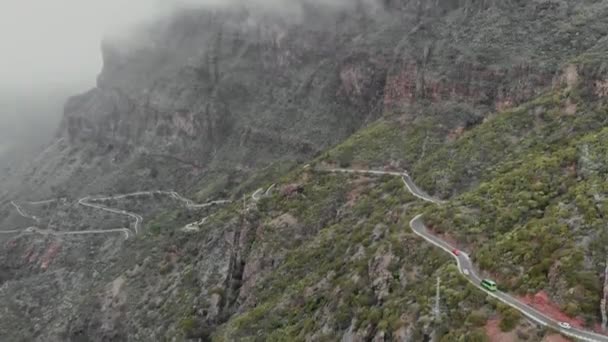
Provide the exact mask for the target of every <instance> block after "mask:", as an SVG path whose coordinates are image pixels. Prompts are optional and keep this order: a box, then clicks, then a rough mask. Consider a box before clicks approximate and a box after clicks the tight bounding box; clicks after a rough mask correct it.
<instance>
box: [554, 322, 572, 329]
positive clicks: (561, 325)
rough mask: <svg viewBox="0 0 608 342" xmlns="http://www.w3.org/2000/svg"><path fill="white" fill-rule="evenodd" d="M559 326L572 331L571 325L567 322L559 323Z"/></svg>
mask: <svg viewBox="0 0 608 342" xmlns="http://www.w3.org/2000/svg"><path fill="white" fill-rule="evenodd" d="M557 325H559V326H560V328H563V329H570V328H572V326H571V325H570V323H566V322H559V323H557Z"/></svg>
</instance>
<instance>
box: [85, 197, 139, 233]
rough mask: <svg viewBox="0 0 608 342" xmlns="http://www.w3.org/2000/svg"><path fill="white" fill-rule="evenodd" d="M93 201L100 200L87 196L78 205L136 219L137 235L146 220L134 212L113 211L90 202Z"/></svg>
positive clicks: (135, 228) (134, 228)
mask: <svg viewBox="0 0 608 342" xmlns="http://www.w3.org/2000/svg"><path fill="white" fill-rule="evenodd" d="M91 200H99V199H91V198H90V197H88V196H87V197H84V198H81V199H79V200H78V204H80V205H82V206H85V207H89V208H94V209H99V210H103V211H107V212H110V213H114V214H119V215H126V216H129V217H131V218H133V219H135V224H134V226H133V230H135V234H138V233H139V226H140V225H141V223H142V222H143V220H144V218H143V217H142V216H141V215H138V214H136V213H132V212H129V211H126V210H119V209H112V208H108V207H106V206H103V205H99V204H95V203H91V202H89V201H91Z"/></svg>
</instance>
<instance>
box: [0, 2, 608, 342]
mask: <svg viewBox="0 0 608 342" xmlns="http://www.w3.org/2000/svg"><path fill="white" fill-rule="evenodd" d="M355 4H359V5H358V6H352V7H348V8H341V9H335V8H334V9H328V8H318V7H315V6H312V5H310V6H308V5H307V6H304V7H303V11H302V12H301V13H299V15H298V16H297V17H285V16H286V15H287V14H277V13H262V12H260V11H257V10H249V11H245V10H221V11H217V12H214V13H211V12H208V11H205V10H193V11H189V12H188V13H179V14H176V16H174V17H172V18H168V19H166V20H164V21H162V22H159V23H157V24H156V25H154V26H153V27H147V28H143V29H142V30H141V31H139V32H138V33H137V34H136V37H135V38H132V39H127V40H125V41H106V42H104V44H103V53H104V70H103V72H102V74H101V75H100V77H99V82H98V86H97V87H96V88H95V89H93V90H91V91H89V92H87V93H85V94H82V95H79V96H76V97H73V98H72V99H71V100H70V101H69V102H68V104H67V105H66V110H65V115H64V118H63V122H62V125H61V129H60V131H59V132H58V134H57V140H56V141H55V142H54V143H53V144H52V145H51V146H50V147H49V148H48V149H47V151H46V152H45V153H44V154H42V155H41V156H39V158H38V159H37V160H35V161H33V163H32V168H31V173H29V174H27V175H24V179H23V180H22V181H23V185H22V186H21V187H20V191H19V192H18V193H10V194H9V193H4V195H3V199H4V202H3V204H5V205H4V207H3V208H2V211H0V219H1V220H2V223H3V225H4V226H6V229H11V230H10V231H7V230H5V231H4V232H2V234H0V237H1V238H3V239H4V238H6V240H5V241H4V244H3V248H2V249H0V260H1V263H0V286H1V287H0V301H2V302H3V303H5V310H4V311H3V312H2V314H0V315H1V317H2V320H0V337H1V338H0V339H2V340H10V341H12V340H33V341H49V340H50V341H157V340H158V341H164V340H167V341H168V340H177V341H184V340H197V339H202V340H216V341H336V340H345V341H431V340H432V341H485V340H488V339H489V338H493V339H497V338H498V337H503V338H507V339H508V338H510V339H511V340H521V341H539V340H542V339H544V338H546V337H547V338H548V337H549V336H551V335H553V334H555V331H553V330H550V329H549V330H547V329H543V328H541V327H539V326H537V325H536V324H534V323H531V322H530V321H528V320H526V319H521V316H520V313H519V311H516V310H514V309H512V308H510V307H508V306H505V305H503V304H501V303H500V302H498V301H496V300H495V299H493V298H492V297H490V296H486V295H485V294H484V293H483V292H481V291H480V290H479V289H478V288H477V287H475V286H474V285H473V284H471V283H470V282H468V281H467V279H466V278H465V277H463V275H462V274H460V273H459V269H458V268H457V267H456V265H455V263H454V261H453V259H452V258H451V257H450V256H449V255H447V254H446V253H445V252H444V251H442V250H440V249H438V248H436V247H434V246H433V245H431V244H429V243H428V242H426V241H425V240H423V239H421V238H420V237H419V236H418V235H416V234H415V233H414V232H413V231H412V230H411V229H410V226H409V223H410V220H412V218H414V217H415V216H417V215H418V214H423V216H422V219H423V221H424V222H425V223H426V224H427V226H428V228H429V229H430V231H432V233H434V234H436V235H437V236H439V237H441V238H442V239H445V240H446V241H449V242H450V243H452V244H453V245H455V246H458V247H459V248H460V249H462V250H463V251H466V252H467V253H468V254H469V255H470V256H471V259H472V260H473V262H474V264H475V266H476V267H477V268H478V269H479V270H480V272H481V273H482V275H484V276H488V277H491V278H494V279H496V280H497V282H498V283H499V287H500V288H501V289H502V290H505V291H507V292H509V293H511V294H513V295H514V296H519V297H520V298H521V300H522V301H524V302H525V301H528V302H530V303H531V304H534V303H532V301H533V300H532V299H534V298H546V302H547V303H545V304H546V306H547V307H550V308H551V309H552V310H554V312H553V314H554V315H561V316H559V317H560V319H561V318H563V319H567V320H569V321H571V322H573V324H574V323H576V326H578V327H582V328H584V329H586V330H589V331H593V330H596V331H599V330H600V325H601V324H602V312H603V311H602V309H601V303H602V298H603V296H604V293H603V291H602V290H603V284H604V281H605V279H606V276H605V274H604V271H605V268H606V253H607V252H608V251H606V250H605V248H606V247H605V243H604V241H607V240H606V233H605V232H604V230H605V229H604V227H605V223H606V222H605V218H604V217H605V215H606V205H605V197H606V194H605V190H606V179H605V174H606V172H605V171H606V170H605V166H604V165H606V162H607V160H606V151H605V146H606V143H607V141H606V140H607V139H608V132H607V131H606V130H607V129H608V128H606V127H607V122H606V120H607V118H608V116H607V115H606V114H607V113H606V108H607V107H606V103H605V101H606V96H607V95H608V92H607V91H606V84H608V83H607V82H608V81H607V77H608V76H607V75H608V74H607V73H606V61H605V58H604V57H603V56H605V55H606V53H607V52H608V43H607V40H606V39H605V37H606V33H607V30H608V24H605V23H604V20H603V19H604V18H605V14H606V12H607V11H608V3H606V2H605V1H576V2H575V1H540V0H538V1H528V2H519V1H501V2H499V1H442V2H422V1H414V0H412V1H409V0H402V1H382V2H379V3H378V4H380V5H379V6H376V7H366V6H365V5H364V4H368V2H364V1H361V2H355ZM290 15H294V14H290ZM288 19H289V20H288ZM296 19H297V20H296ZM332 167H342V168H355V169H376V170H397V171H403V170H407V171H408V172H409V174H410V175H411V177H412V179H413V180H414V182H415V183H416V184H417V185H418V186H419V187H420V188H421V189H424V190H425V191H427V192H429V193H431V194H433V195H435V196H437V197H440V198H442V199H443V200H445V203H443V204H441V205H436V204H429V203H425V202H424V201H422V200H420V199H419V198H418V197H416V196H413V195H412V194H411V193H410V192H409V191H407V188H406V187H404V182H403V180H402V179H401V178H400V177H398V175H397V176H394V175H393V176H391V175H382V176H378V175H376V176H374V175H366V174H350V175H349V174H341V173H330V172H327V169H328V168H332ZM259 187H262V189H261V190H256V189H257V188H259ZM155 190H175V191H178V192H179V193H172V192H170V191H164V192H154V191H155ZM147 191H152V192H150V193H148V192H147ZM130 192H135V193H134V194H127V193H130ZM100 193H103V194H106V195H107V196H111V195H119V194H125V196H114V197H111V198H100V197H96V196H95V195H98V194H100ZM181 196H186V197H190V198H192V199H193V200H192V201H191V200H188V199H185V198H184V197H181ZM57 197H60V199H58V200H56V201H52V202H33V203H32V202H28V200H38V199H41V200H46V199H49V198H51V199H55V198H57ZM208 198H214V199H226V200H232V202H230V203H227V202H226V203H224V202H222V203H221V204H218V205H214V206H211V205H209V206H207V205H203V204H200V205H196V204H195V203H194V202H196V201H199V202H205V201H204V200H205V199H208ZM10 200H15V202H13V203H11V202H10ZM91 203H93V204H91ZM87 204H88V205H87ZM142 222H143V223H142ZM32 225H34V226H35V227H30V228H28V229H24V228H26V227H29V226H32ZM12 228H15V229H14V230H12ZM100 230H101V231H102V232H99V231H100ZM125 230H126V232H125ZM104 231H105V232H104ZM73 233H78V234H81V235H75V234H73ZM125 235H126V236H128V237H129V238H128V239H125ZM438 278H439V285H437V281H438V280H437V279H438ZM437 288H438V289H439V298H438V301H437V302H436V300H437V299H436V298H437V297H436V295H437V293H436V291H437ZM530 298H532V299H530Z"/></svg>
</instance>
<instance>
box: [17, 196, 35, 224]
mask: <svg viewBox="0 0 608 342" xmlns="http://www.w3.org/2000/svg"><path fill="white" fill-rule="evenodd" d="M11 205H12V206H13V207H14V208H15V209H16V210H17V213H19V215H20V216H22V217H25V218H28V219H32V220H34V221H36V222H40V219H39V218H38V217H36V216H34V215H29V214H27V213H26V212H25V211H23V208H21V206H20V205H19V204H17V203H15V201H11Z"/></svg>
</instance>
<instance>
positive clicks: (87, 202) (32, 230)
mask: <svg viewBox="0 0 608 342" xmlns="http://www.w3.org/2000/svg"><path fill="white" fill-rule="evenodd" d="M269 190H270V189H269ZM154 194H161V195H168V196H171V197H172V198H174V199H176V200H178V201H182V202H184V203H185V204H186V207H188V208H195V209H199V208H206V207H210V206H214V205H220V204H227V203H232V201H230V200H218V201H211V202H208V203H202V204H198V203H194V202H193V201H192V200H190V199H187V198H185V197H182V196H181V195H180V194H178V193H177V192H175V191H160V190H156V191H139V192H133V193H129V194H123V195H115V196H106V197H95V198H93V197H91V196H86V197H83V198H81V199H80V200H78V204H80V205H82V206H85V207H89V208H94V209H98V210H103V211H107V212H110V213H113V214H119V215H126V216H129V217H130V218H132V219H134V220H135V223H134V226H133V230H134V231H135V234H138V233H139V228H140V227H141V223H142V222H143V217H142V216H141V215H139V214H136V213H132V212H128V211H126V210H121V209H114V208H109V207H106V206H104V205H100V204H97V203H92V201H108V200H115V199H121V198H127V197H135V196H145V195H147V196H151V195H154ZM56 201H57V199H51V200H45V201H37V202H28V203H29V204H32V205H38V204H47V203H52V202H56ZM11 205H12V206H13V207H14V208H15V209H16V210H17V212H18V213H19V215H20V216H23V217H25V218H29V219H32V220H34V221H36V222H38V223H39V222H40V219H39V218H38V217H36V216H33V215H28V214H27V213H26V212H25V211H24V210H23V208H21V206H19V205H18V204H17V203H16V202H14V201H11ZM112 233H123V234H125V238H127V239H128V238H129V237H130V236H131V234H133V232H132V231H131V230H130V229H129V228H114V229H95V230H81V231H71V232H58V231H54V230H49V229H40V228H37V227H29V228H26V229H14V230H4V231H0V235H3V234H42V235H54V236H65V235H92V234H112Z"/></svg>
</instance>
